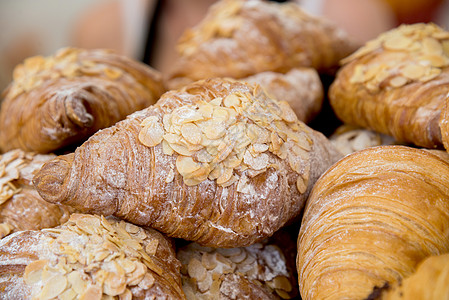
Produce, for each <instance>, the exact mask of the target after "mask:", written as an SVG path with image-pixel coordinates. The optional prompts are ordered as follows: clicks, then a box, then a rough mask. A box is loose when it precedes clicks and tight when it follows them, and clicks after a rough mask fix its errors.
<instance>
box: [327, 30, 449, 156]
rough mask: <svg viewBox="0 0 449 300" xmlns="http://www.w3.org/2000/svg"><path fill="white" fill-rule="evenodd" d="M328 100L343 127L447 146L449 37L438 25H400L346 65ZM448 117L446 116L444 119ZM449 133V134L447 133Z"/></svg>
mask: <svg viewBox="0 0 449 300" xmlns="http://www.w3.org/2000/svg"><path fill="white" fill-rule="evenodd" d="M343 64H344V66H343V67H342V68H341V69H340V70H339V72H338V73H337V76H336V79H335V81H334V82H333V83H332V85H331V86H330V90H329V99H330V104H331V106H332V108H333V110H334V112H335V114H336V115H337V116H338V118H340V119H341V120H342V121H343V122H345V123H348V124H353V125H359V126H362V127H365V128H369V129H373V130H375V131H378V132H381V133H384V134H387V135H391V136H393V137H394V138H395V139H396V140H397V141H399V142H404V143H414V144H415V145H418V146H421V147H426V148H435V147H441V146H442V145H443V141H442V135H441V134H442V132H443V128H446V129H445V131H447V129H448V128H447V125H445V126H444V125H442V123H443V124H447V120H446V119H445V118H443V119H442V120H440V117H441V116H442V110H443V108H444V104H445V102H446V99H447V94H448V92H449V68H448V67H449V32H448V31H444V30H443V29H441V28H439V27H438V26H436V25H435V24H413V25H401V26H399V27H398V28H396V29H393V30H391V31H388V32H386V33H384V34H381V35H380V36H379V37H378V38H377V39H375V40H373V41H370V42H368V43H367V44H366V45H365V46H364V47H362V48H360V49H359V50H358V51H356V52H355V53H354V54H352V55H351V56H349V57H347V58H345V59H344V60H343ZM443 115H444V114H443ZM448 134H449V133H448Z"/></svg>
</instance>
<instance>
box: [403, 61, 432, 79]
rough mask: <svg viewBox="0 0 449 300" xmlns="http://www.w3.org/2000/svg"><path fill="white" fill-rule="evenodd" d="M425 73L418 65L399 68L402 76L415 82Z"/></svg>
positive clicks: (423, 68) (422, 67)
mask: <svg viewBox="0 0 449 300" xmlns="http://www.w3.org/2000/svg"><path fill="white" fill-rule="evenodd" d="M425 72H426V70H425V67H424V66H422V65H420V64H407V65H405V66H404V67H403V68H401V73H402V75H404V76H405V77H407V78H410V79H412V80H416V79H419V78H420V77H422V76H424V74H425Z"/></svg>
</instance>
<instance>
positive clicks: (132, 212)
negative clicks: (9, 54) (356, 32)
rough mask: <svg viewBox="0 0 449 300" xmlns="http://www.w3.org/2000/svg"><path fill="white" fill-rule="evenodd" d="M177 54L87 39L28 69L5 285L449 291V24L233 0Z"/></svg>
mask: <svg viewBox="0 0 449 300" xmlns="http://www.w3.org/2000/svg"><path fill="white" fill-rule="evenodd" d="M177 50H178V51H179V58H178V60H177V61H176V62H175V63H174V69H173V70H172V71H171V72H170V73H168V74H162V73H160V72H158V71H157V70H154V69H152V68H151V67H149V66H147V65H145V64H143V63H140V62H137V61H134V60H132V59H130V58H127V57H123V56H121V55H119V54H117V53H114V52H112V51H109V50H103V49H97V50H85V49H75V48H70V47H68V48H65V49H61V50H59V51H58V52H57V53H56V54H55V55H53V56H48V57H41V56H38V57H32V58H29V59H27V60H25V61H24V63H23V64H21V65H19V66H17V68H16V69H15V71H14V76H13V77H14V79H13V81H12V82H11V84H10V85H9V87H8V88H7V89H6V91H5V92H4V94H3V96H4V99H3V102H2V103H1V108H0V150H1V151H2V152H1V154H0V298H1V299H298V298H300V297H301V298H302V299H305V300H306V299H367V298H369V299H402V298H404V299H410V298H413V297H414V296H417V295H420V296H421V295H422V299H443V298H447V297H448V295H449V290H448V289H447V286H448V284H447V283H448V282H447V280H448V279H447V278H448V276H447V274H448V271H447V270H448V267H447V265H448V263H447V262H448V256H447V253H448V252H449V236H448V232H449V154H448V152H447V151H446V150H445V149H444V147H447V149H448V150H449V146H448V145H449V142H448V141H449V127H448V126H449V125H448V124H449V122H448V119H449V110H448V104H447V101H448V100H449V99H448V98H449V96H448V95H449V82H448V78H449V77H448V75H447V74H449V73H448V70H449V32H447V31H445V30H443V29H442V28H439V27H438V26H436V25H435V24H413V25H402V26H399V27H398V28H395V29H393V30H391V31H389V32H385V33H383V34H381V35H380V36H379V37H378V38H377V39H375V40H373V41H370V42H368V43H367V44H366V45H365V46H363V47H361V48H359V49H358V50H357V47H356V45H355V44H354V43H353V42H352V40H351V38H350V37H349V36H348V35H347V34H346V33H344V32H343V31H341V30H340V29H339V28H337V27H336V26H335V25H333V24H332V23H330V22H328V21H327V20H324V19H320V18H316V17H312V16H309V15H307V14H305V13H304V12H303V11H302V10H301V8H300V6H299V5H297V4H295V3H293V2H290V3H275V2H268V1H263V0H246V1H244V0H221V1H218V2H217V3H216V4H215V5H213V6H212V7H211V9H210V10H209V12H208V14H207V16H206V17H205V18H204V20H203V21H202V22H200V23H199V24H198V25H197V26H195V27H192V28H190V29H188V30H186V32H185V33H184V35H183V36H182V38H181V39H180V41H179V44H178V47H177ZM323 78H332V82H331V84H330V86H328V85H327V84H326V82H324V81H322V79H323ZM326 107H327V108H329V109H330V110H331V113H332V114H333V116H334V117H338V118H339V120H340V125H341V126H340V127H338V129H337V128H335V129H336V130H335V132H334V133H333V134H332V135H329V136H328V137H327V136H325V135H324V134H323V133H321V132H319V130H317V129H315V128H317V127H321V128H322V127H323V126H317V125H318V124H320V125H322V124H326V122H327V121H329V116H328V115H326V114H325V113H326ZM422 147H423V148H422ZM424 284H425V285H426V286H424ZM431 284H434V287H431V288H429V286H430V285H431ZM407 297H408V298H407Z"/></svg>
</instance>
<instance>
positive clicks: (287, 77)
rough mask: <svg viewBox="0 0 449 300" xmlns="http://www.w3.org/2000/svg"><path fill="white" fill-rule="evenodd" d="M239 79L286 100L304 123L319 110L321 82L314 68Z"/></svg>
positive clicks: (265, 73)
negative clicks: (257, 85)
mask: <svg viewBox="0 0 449 300" xmlns="http://www.w3.org/2000/svg"><path fill="white" fill-rule="evenodd" d="M240 80H241V81H244V82H248V83H252V84H259V85H260V86H261V87H262V88H263V89H264V90H265V91H266V92H267V94H268V95H270V96H271V97H273V98H274V99H277V100H282V101H286V102H287V103H288V104H289V105H290V107H291V108H292V109H293V111H294V112H295V114H296V116H297V117H298V120H300V121H302V122H304V123H308V122H310V121H312V119H313V118H315V117H316V116H317V115H318V113H319V112H320V111H321V107H322V105H323V94H324V92H323V84H322V83H321V80H320V77H319V75H318V73H317V71H316V70H315V69H311V68H295V69H291V70H290V71H288V72H287V73H285V74H282V73H276V72H262V73H258V74H255V75H253V76H250V77H246V78H242V79H240Z"/></svg>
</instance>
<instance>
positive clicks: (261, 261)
mask: <svg viewBox="0 0 449 300" xmlns="http://www.w3.org/2000/svg"><path fill="white" fill-rule="evenodd" d="M283 251H284V249H281V248H279V247H278V246H277V245H275V244H272V243H267V242H263V243H256V244H253V245H251V246H248V247H241V248H227V249H222V248H218V249H214V248H209V247H201V246H199V245H198V244H196V243H191V244H189V245H187V246H185V247H183V248H181V249H179V250H178V253H177V257H178V259H179V260H180V261H181V264H182V268H181V273H182V280H183V289H184V292H185V293H186V296H187V298H189V299H292V298H294V297H296V296H297V295H298V287H297V285H296V283H295V281H296V278H295V276H294V275H293V274H294V271H293V270H294V269H291V268H289V262H288V261H287V258H286V255H284V253H283Z"/></svg>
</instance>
